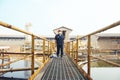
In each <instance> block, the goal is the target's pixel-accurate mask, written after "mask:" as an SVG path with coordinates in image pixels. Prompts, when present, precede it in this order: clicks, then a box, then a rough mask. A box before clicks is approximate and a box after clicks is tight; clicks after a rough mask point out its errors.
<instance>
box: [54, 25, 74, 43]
mask: <svg viewBox="0 0 120 80" xmlns="http://www.w3.org/2000/svg"><path fill="white" fill-rule="evenodd" d="M58 30H61V31H62V34H63V35H64V36H65V41H69V40H70V36H69V34H70V33H71V32H72V29H69V28H67V27H64V26H62V27H59V28H56V29H54V30H53V32H54V33H55V34H58Z"/></svg>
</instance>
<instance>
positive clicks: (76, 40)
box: [76, 38, 79, 65]
mask: <svg viewBox="0 0 120 80" xmlns="http://www.w3.org/2000/svg"><path fill="white" fill-rule="evenodd" d="M78 40H79V39H78V38H77V40H76V64H77V65H78Z"/></svg>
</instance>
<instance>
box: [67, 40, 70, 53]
mask: <svg viewBox="0 0 120 80" xmlns="http://www.w3.org/2000/svg"><path fill="white" fill-rule="evenodd" d="M69 43H70V42H67V53H68V54H69V55H70V44H69Z"/></svg>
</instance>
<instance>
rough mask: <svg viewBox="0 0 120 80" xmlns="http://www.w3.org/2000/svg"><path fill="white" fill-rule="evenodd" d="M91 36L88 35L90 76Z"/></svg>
mask: <svg viewBox="0 0 120 80" xmlns="http://www.w3.org/2000/svg"><path fill="white" fill-rule="evenodd" d="M90 55H91V35H88V56H87V57H88V75H90Z"/></svg>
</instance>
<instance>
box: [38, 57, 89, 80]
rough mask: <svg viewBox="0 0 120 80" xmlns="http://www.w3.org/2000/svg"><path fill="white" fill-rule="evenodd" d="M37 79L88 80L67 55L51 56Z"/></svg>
mask: <svg viewBox="0 0 120 80" xmlns="http://www.w3.org/2000/svg"><path fill="white" fill-rule="evenodd" d="M37 80H88V79H87V78H85V77H84V76H83V75H82V73H81V72H80V71H79V69H78V68H77V66H76V65H75V64H74V63H73V62H72V61H71V60H70V58H69V57H68V56H63V58H53V59H52V61H50V63H49V65H48V66H47V68H46V69H45V72H44V74H43V76H42V78H41V79H37Z"/></svg>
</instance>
